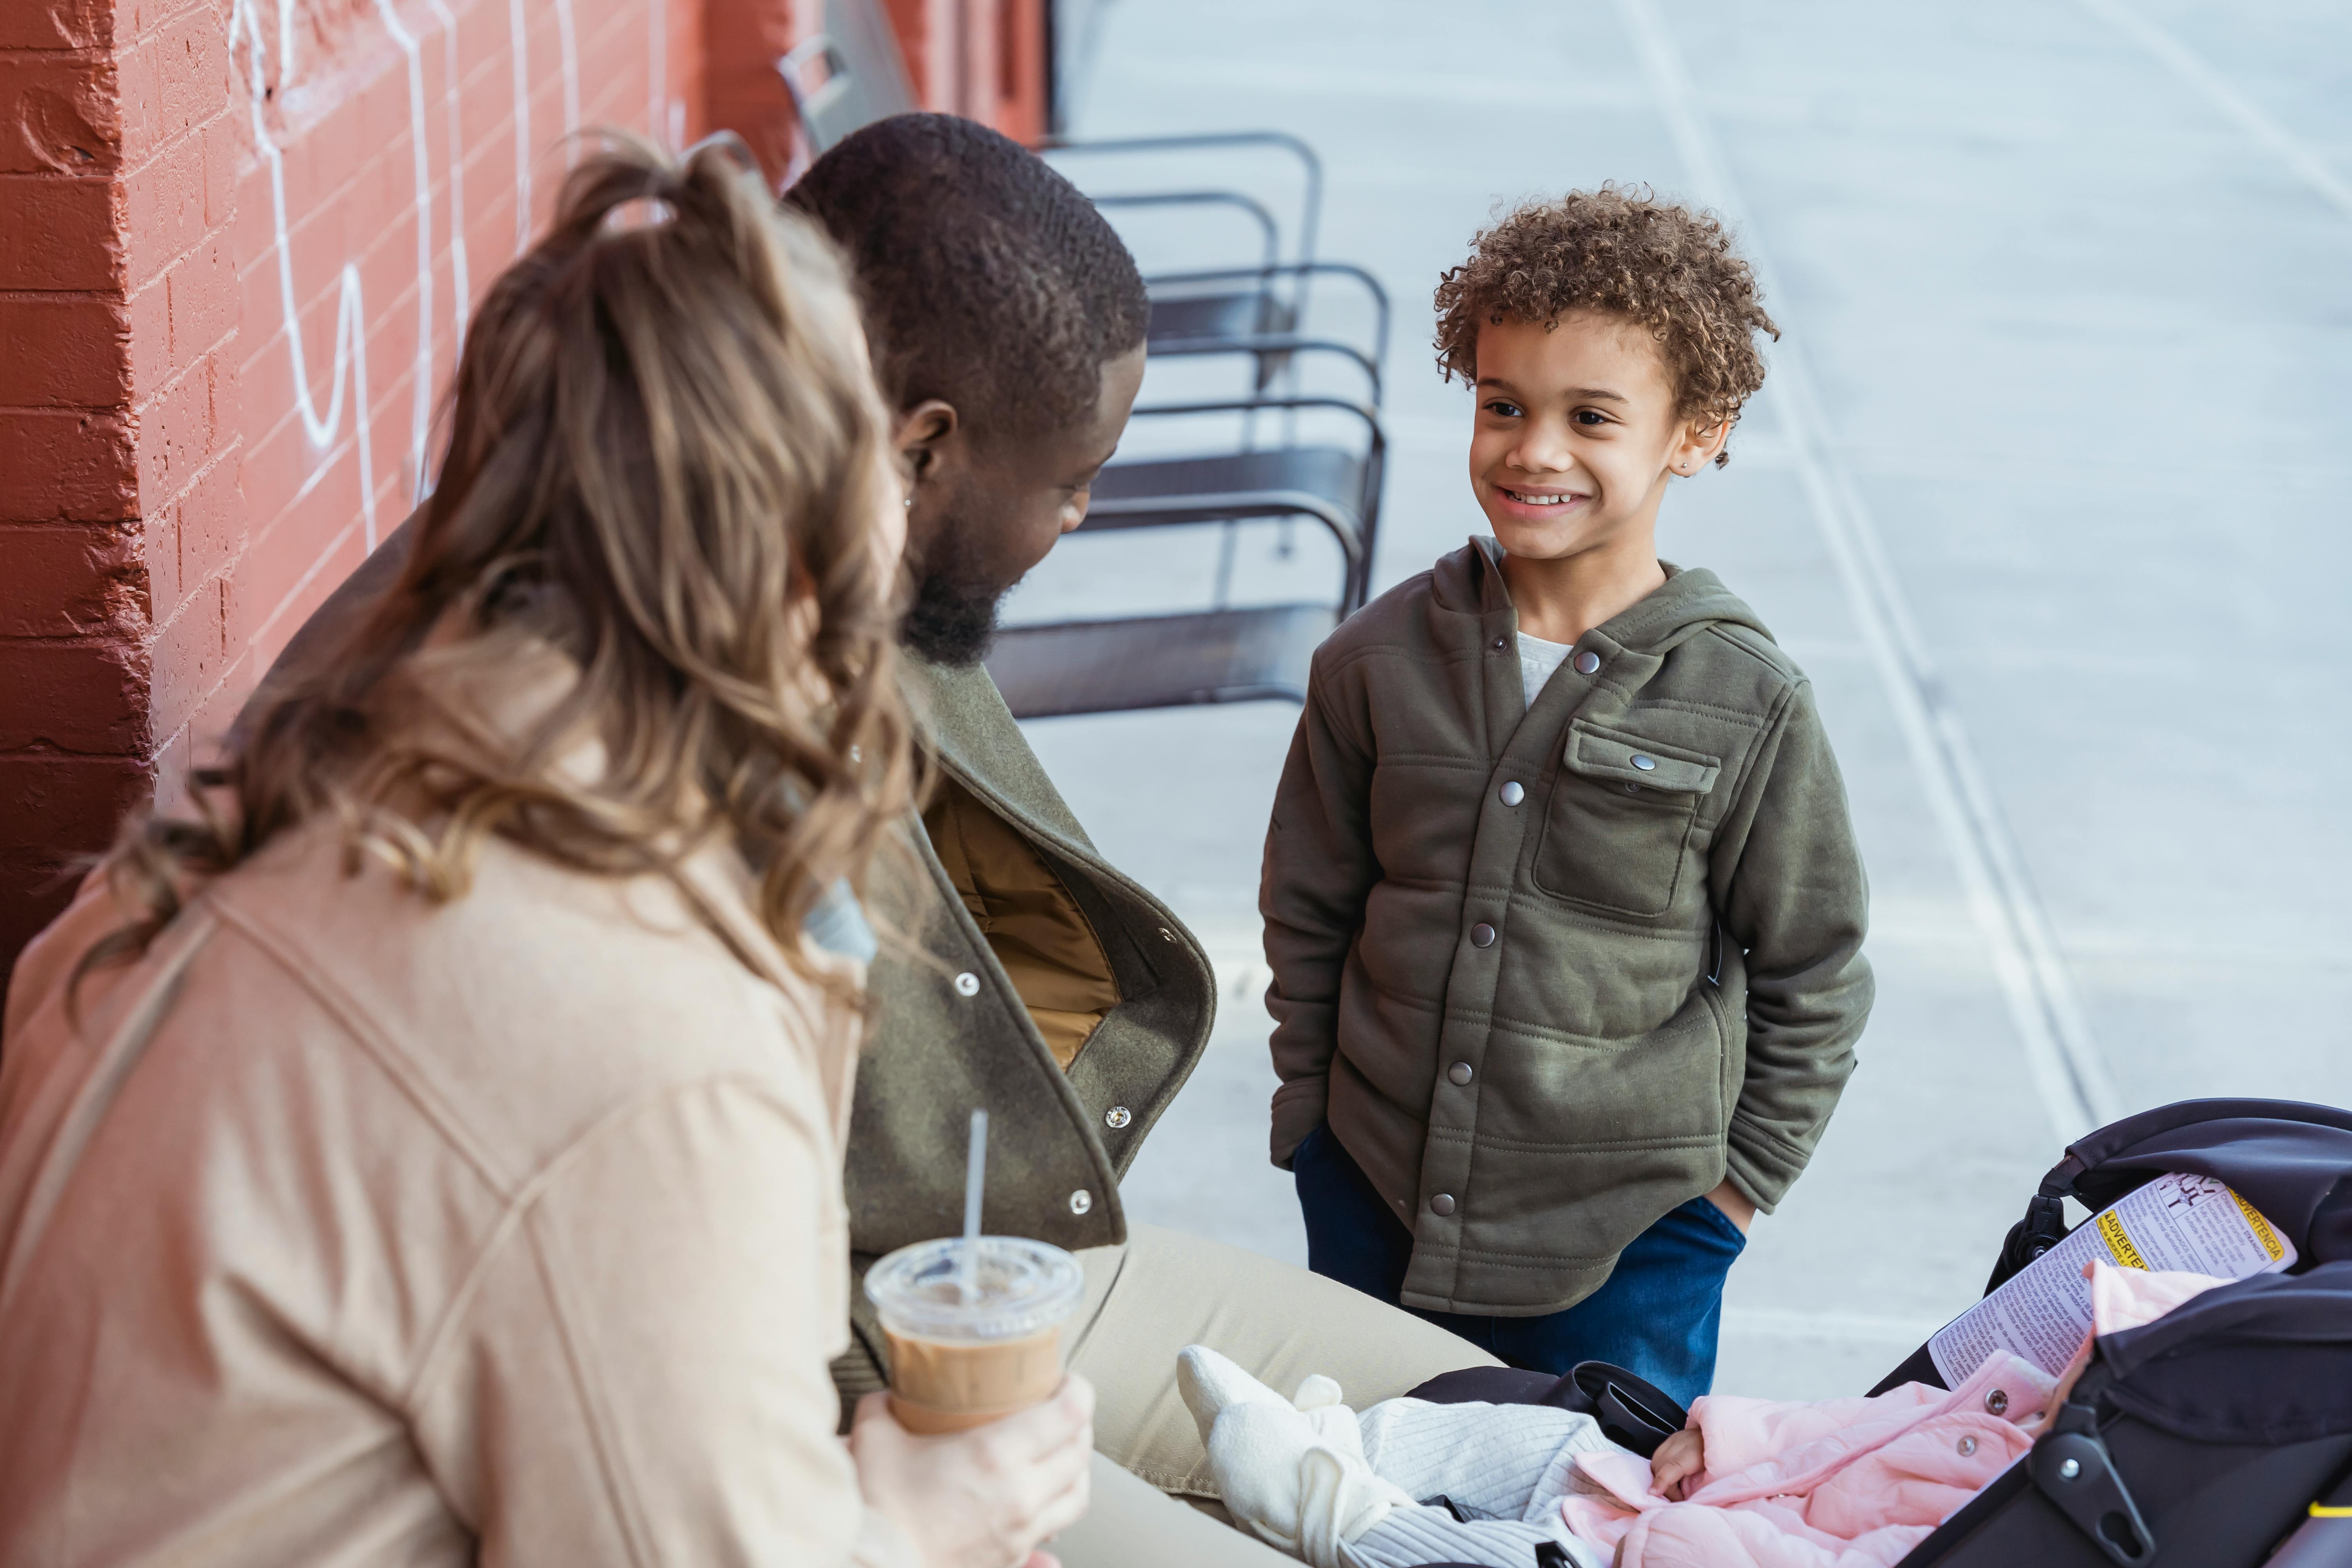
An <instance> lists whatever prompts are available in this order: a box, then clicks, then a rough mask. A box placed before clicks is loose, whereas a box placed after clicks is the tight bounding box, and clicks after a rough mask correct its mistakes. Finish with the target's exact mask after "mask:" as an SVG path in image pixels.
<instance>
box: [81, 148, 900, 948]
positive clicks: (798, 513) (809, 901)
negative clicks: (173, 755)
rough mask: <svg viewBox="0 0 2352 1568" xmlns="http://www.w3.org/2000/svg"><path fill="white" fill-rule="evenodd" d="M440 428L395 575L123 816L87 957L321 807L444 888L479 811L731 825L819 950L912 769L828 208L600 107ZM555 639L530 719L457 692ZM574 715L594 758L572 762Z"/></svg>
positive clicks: (383, 853) (791, 939)
mask: <svg viewBox="0 0 2352 1568" xmlns="http://www.w3.org/2000/svg"><path fill="white" fill-rule="evenodd" d="M633 217H634V218H635V219H636V220H637V221H635V222H629V221H627V220H629V219H631V218H633ZM450 427H451V437H450V443H449V450H448V454H447V457H446V461H445V464H444V467H443V469H442V473H441V479H440V484H439V488H438V489H436V491H435V492H434V495H433V498H432V500H431V501H430V502H429V503H428V504H427V505H426V507H425V510H424V512H423V514H422V516H421V517H420V519H419V520H418V524H417V533H416V539H415V544H414V547H413V548H412V550H411V552H410V554H409V557H408V560H407V562H406V564H405V569H404V572H403V574H402V575H401V577H400V579H399V581H398V583H397V584H396V585H395V586H394V588H393V589H392V590H391V591H390V592H389V593H387V594H386V595H383V597H382V598H381V599H379V600H378V601H377V602H376V603H375V604H374V605H373V606H372V607H371V608H370V609H369V611H368V612H367V613H366V614H364V615H362V616H358V617H356V618H355V620H354V622H353V624H352V626H349V627H348V628H345V629H344V630H343V632H342V634H341V645H340V647H335V648H333V649H332V650H331V651H330V652H329V653H328V655H327V657H324V658H320V659H317V660H315V661H313V663H312V665H311V667H310V668H308V669H304V670H297V671H295V672H293V673H292V674H291V676H290V677H289V679H287V680H286V681H285V683H284V684H283V685H282V686H279V685H277V684H276V683H275V682H273V688H274V689H271V690H269V691H268V692H267V693H266V694H265V695H264V697H263V698H262V699H261V700H259V701H258V702H257V706H256V709H255V710H253V711H251V712H249V713H248V714H247V717H246V720H245V721H244V723H243V725H242V726H241V734H240V736H239V737H237V738H235V739H233V740H232V742H231V746H230V749H229V753H228V755H227V756H226V760H225V765H224V766H222V767H220V768H218V769H215V770H210V771H208V772H206V773H203V774H200V775H199V776H198V778H197V781H196V788H195V789H194V805H195V808H196V817H197V819H196V820H186V819H176V818H166V817H159V816H151V817H146V818H143V819H140V820H134V821H133V822H132V823H131V824H130V825H129V826H127V827H126V828H125V831H124V833H123V836H122V837H121V840H120V841H119V842H118V844H117V846H116V847H115V849H114V851H113V853H112V855H111V857H110V860H109V862H108V871H109V875H110V879H111V880H112V885H113V889H114V891H115V894H116V896H117V898H118V899H119V900H121V901H122V902H123V904H124V905H125V907H126V910H127V911H128V913H129V914H130V917H131V923H130V924H129V925H127V926H126V927H125V928H123V929H122V930H121V931H116V932H115V933H114V934H113V935H112V936H110V938H109V939H107V941H106V942H103V943H101V944H100V948H99V949H97V950H94V951H93V952H91V953H90V954H89V958H88V959H86V960H85V962H84V970H85V972H86V971H87V969H88V968H89V966H90V965H91V964H93V963H104V962H108V961H109V960H111V959H121V958H127V957H129V956H131V955H134V954H136V953H138V952H143V951H144V949H145V947H146V945H147V943H148V942H149V941H150V940H152V937H153V936H154V934H155V933H156V932H157V931H160V930H162V928H163V926H164V925H165V924H166V923H168V922H169V921H171V919H172V918H173V915H174V914H175V913H176V912H177V911H178V910H179V909H180V907H181V905H182V902H183V900H184V898H185V897H187V896H190V894H191V893H192V891H193V889H194V887H195V886H196V885H198V884H200V883H201V882H202V881H203V880H204V879H207V878H209V877H213V876H216V875H218V874H219V873H221V872H223V871H226V870H227V869H229V868H232V867H234V866H236V865H237V864H238V863H239V862H240V861H243V860H245V859H246V858H248V857H250V856H252V855H253V854H254V853H255V852H256V851H257V850H258V849H259V848H260V847H262V846H263V845H265V844H267V843H268V842H269V841H270V840H271V839H272V838H274V837H277V836H278V834H280V833H283V832H285V831H287V830H288V829H289V828H290V827H292V826H295V825H297V824H299V823H302V822H304V821H307V820H308V819H310V818H311V817H314V816H318V815H319V814H320V813H321V812H328V813H332V814H333V815H334V816H337V817H339V818H341V820H342V822H343V823H344V825H345V827H346V830H347V833H348V842H349V844H350V846H351V852H352V857H353V859H352V865H353V868H354V869H356V866H357V858H358V857H359V856H360V855H362V854H366V855H372V856H374V857H378V858H383V859H384V860H386V861H389V862H390V863H391V864H392V865H393V866H394V867H395V868H398V869H399V870H400V871H401V872H402V873H403V874H404V875H405V876H406V877H407V878H408V879H409V880H410V881H411V882H412V883H413V884H414V885H415V887H416V888H417V889H420V890H421V891H423V892H424V893H425V894H426V895H427V896H428V897H431V898H434V899H436V900H447V899H454V898H457V897H459V896H461V895H462V894H463V893H464V892H465V890H466V889H467V886H468V883H469V879H470V876H471V870H472V866H473V862H474V858H475V853H476V851H477V849H478V847H479V846H480V844H481V842H482V840H483V839H484V838H485V837H486V836H488V835H493V834H495V835H497V836H499V837H502V838H505V839H508V840H509V841H511V842H513V843H516V844H518V845H520V846H523V847H526V848H528V849H530V850H532V851H534V852H536V853H538V854H540V855H542V856H544V857H546V858H549V859H551V860H554V861H556V862H558V863H561V864H563V865H566V866H570V867H573V868H578V869H581V870H584V871H588V872H591V873H595V874H604V875H611V876H632V875H641V874H646V873H649V872H650V873H657V874H662V875H667V876H669V877H671V878H672V879H677V875H678V867H679V863H680V862H681V861H682V860H683V859H684V858H686V857H687V856H688V855H689V854H691V853H693V852H694V851H695V850H697V849H698V848H699V847H702V846H704V845H706V844H708V843H709V842H711V841H712V840H714V839H719V838H725V839H731V841H732V843H733V844H734V845H735V847H738V848H740V851H741V852H742V854H743V856H744V858H745V860H746V861H747V863H748V864H749V865H750V866H751V868H752V869H753V871H754V873H755V880H756V889H757V890H756V900H755V902H756V912H757V913H758V915H759V917H760V919H761V922H762V923H763V924H764V925H765V926H766V928H767V929H768V931H770V932H771V933H772V934H773V935H774V936H775V937H776V939H777V941H778V942H779V945H780V946H781V947H782V949H783V951H784V952H785V954H786V955H787V956H788V958H790V959H791V960H792V961H793V963H795V964H796V965H797V966H799V968H800V970H801V972H802V973H804V974H810V975H811V976H812V977H814V978H819V979H820V980H821V981H822V977H821V976H818V975H816V973H815V971H814V969H813V968H812V967H811V966H810V965H809V963H807V961H806V960H805V959H804V958H803V953H802V948H801V942H800V940H799V934H800V931H801V928H802V924H803V921H804V920H805V918H806V916H807V914H808V912H809V910H810V909H811V907H812V905H813V904H814V901H815V900H817V899H818V898H819V897H820V896H821V895H822V894H823V892H824V889H826V888H827V887H828V886H830V885H831V884H832V883H833V881H834V880H835V879H836V878H846V879H849V880H850V882H851V883H852V884H853V885H854V886H857V887H860V888H861V889H862V887H863V885H864V879H865V878H866V874H867V872H868V870H869V868H870V867H871V865H872V863H873V860H874V857H875V854H876V851H877V847H880V846H881V845H883V844H884V843H885V842H886V841H887V839H888V837H889V825H890V823H891V822H892V820H893V819H894V818H895V817H896V816H898V814H900V813H902V812H903V811H904V810H905V809H906V806H907V803H908V799H909V798H910V790H911V788H912V785H913V768H914V763H913V760H912V756H911V749H910V740H909V735H910V730H909V724H908V718H907V715H906V712H905V710H903V708H902V706H901V703H900V700H899V696H898V684H897V679H896V652H895V637H894V632H895V625H896V619H897V613H898V591H897V589H898V566H897V563H896V562H895V561H894V560H886V559H885V558H884V554H883V552H881V551H879V550H878V549H877V543H876V536H875V525H876V522H877V519H878V518H879V517H880V516H882V515H883V513H882V511H881V509H882V508H883V507H885V506H888V507H894V508H895V507H897V506H898V504H899V502H898V495H897V493H896V485H895V480H894V479H893V474H892V468H891V462H892V456H891V452H890V447H889V444H888V438H887V431H888V422H887V416H886V412H885V410H884V408H883V406H882V403H881V398H880V395H879V394H878V393H877V390H876V388H875V385H874V380H873V376H872V374H871V373H870V371H869V369H868V366H867V363H866V351H865V345H864V339H863V336H862V332H861V329H860V325H859V318H858V314H857V309H856V304H855V303H854V300H853V295H852V291H851V286H850V283H849V280H848V279H847V277H846V275H845V270H844V268H843V265H842V263H841V262H840V260H839V259H838V258H837V257H836V255H835V251H834V249H833V247H832V246H831V245H830V243H828V242H827V241H826V239H825V238H824V236H823V235H822V234H821V233H820V232H819V231H818V230H817V229H816V228H815V227H814V226H812V225H810V224H809V223H807V222H806V221H804V220H803V219H800V218H797V217H795V216H791V215H787V214H782V213H780V212H778V211H777V210H776V207H775V204H774V202H773V201H772V198H771V197H770V196H769V195H768V193H767V192H766V190H765V189H764V188H763V187H762V186H761V183H760V181H759V179H758V177H757V176H756V174H752V173H751V172H749V171H748V170H747V169H745V168H744V167H742V166H740V163H739V161H738V160H737V159H736V157H734V156H733V155H732V153H730V149H729V148H728V147H727V146H726V145H725V144H723V143H721V144H717V145H712V144H706V145H705V146H704V147H703V148H701V149H700V150H698V151H697V152H695V153H692V154H690V155H688V157H687V158H686V159H685V160H684V162H683V163H677V162H674V161H673V160H671V159H670V158H668V157H667V156H666V155H665V154H663V153H659V152H657V151H656V150H655V149H654V148H653V147H652V146H651V145H650V144H649V143H646V142H641V141H637V140H635V139H634V138H625V137H614V139H613V141H612V143H611V144H610V146H609V147H608V148H607V149H606V150H604V151H602V152H600V153H596V154H594V155H593V156H591V157H589V158H588V159H587V160H585V161H584V162H583V163H581V164H580V165H579V167H578V168H576V169H575V170H574V171H573V172H572V174H571V176H570V178H569V179H567V180H566V181H565V183H564V185H563V190H562V197H561V198H560V200H559V202H558V204H557V211H556V215H555V219H554V224H553V226H552V228H551V230H550V232H549V233H548V234H547V236H546V237H544V238H543V239H541V241H540V242H539V244H538V245H537V246H535V247H533V248H532V249H531V250H530V253H529V254H527V255H525V256H524V257H523V258H521V259H520V260H519V261H517V262H516V263H515V264H514V265H513V266H512V267H511V268H509V269H508V270H507V271H506V273H505V274H504V275H503V276H501V277H500V278H499V280H498V281H497V282H496V283H495V284H494V285H492V287H491V289H490V290H489V292H488V296H487V297H486V298H485V299H484V300H483V301H482V303H481V306H480V308H479V309H478V311H477V312H476V313H475V315H474V318H473V321H472V324H471V326H470V328H469V329H468V331H467V336H466V344H465V350H464V353H463V355H462V357H461V359H460V362H459V363H458V366H457V380H456V384H455V387H454V409H453V413H452V417H451V426H450ZM550 645H551V646H552V647H554V648H555V649H557V650H560V651H561V653H562V655H564V656H565V658H566V660H567V661H568V663H569V665H570V666H571V667H572V669H573V670H575V671H576V677H577V678H576V679H575V680H572V682H571V683H570V684H569V685H568V688H567V689H563V690H562V695H561V696H560V698H558V699H557V700H555V701H554V703H553V705H552V707H551V708H548V709H547V710H545V711H544V712H542V713H541V714H539V715H538V716H537V717H536V718H534V719H533V720H532V721H530V723H529V724H528V726H527V727H526V728H525V729H524V730H523V731H522V732H521V733H520V735H516V734H511V733H506V732H502V731H499V729H497V728H496V727H495V725H493V724H491V723H488V722H486V721H485V719H484V717H483V715H481V714H479V713H478V712H474V711H470V710H468V708H467V704H465V703H463V702H457V701H452V700H450V698H449V696H448V693H449V692H451V691H462V690H465V689H469V688H470V689H474V690H477V691H480V690H490V691H497V690H499V689H500V685H501V682H502V681H503V682H504V683H505V684H506V685H507V686H511V685H512V684H513V682H514V673H513V672H514V671H516V670H517V669H519V668H526V667H527V666H528V664H529V662H530V656H531V655H532V654H534V653H537V654H539V655H541V663H542V664H543V663H545V662H546V661H545V659H544V657H543V656H544V653H545V650H546V648H547V647H549V646H550ZM589 742H596V743H600V744H601V748H602V756H603V761H602V766H601V768H600V769H598V770H595V771H593V773H584V774H583V773H577V772H574V771H572V769H569V768H567V767H566V765H565V764H566V763H567V760H571V759H576V757H577V756H578V754H579V753H580V752H581V749H582V748H583V745H585V744H587V743H589ZM688 896H689V898H690V899H691V898H692V897H693V895H692V893H691V891H690V889H689V891H688ZM823 983H825V984H835V983H833V982H823Z"/></svg>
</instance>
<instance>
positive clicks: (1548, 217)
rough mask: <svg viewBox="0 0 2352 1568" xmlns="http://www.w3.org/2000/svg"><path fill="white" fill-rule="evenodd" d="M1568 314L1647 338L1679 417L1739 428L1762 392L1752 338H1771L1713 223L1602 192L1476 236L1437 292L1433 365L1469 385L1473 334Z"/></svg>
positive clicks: (1533, 208)
mask: <svg viewBox="0 0 2352 1568" xmlns="http://www.w3.org/2000/svg"><path fill="white" fill-rule="evenodd" d="M1577 310H1594V311H1599V312H1601V313H1602V314H1604V315H1612V316H1620V317H1622V318H1624V319H1625V320H1627V321H1633V322H1634V323H1636V324H1638V325H1639V326H1640V327H1642V328H1643V330H1644V331H1647V332H1648V333H1649V335H1650V338H1651V340H1652V341H1653V342H1655V343H1656V344H1657V345H1658V353H1659V357H1660V358H1661V359H1662V360H1664V363H1665V368H1666V376H1667V380H1668V382H1669V383H1670V384H1672V385H1673V387H1674V392H1675V408H1676V412H1677V413H1679V414H1680V415H1682V416H1684V417H1685V418H1688V417H1691V416H1702V417H1704V418H1706V419H1709V420H1727V421H1728V420H1737V419H1738V417H1739V410H1740V406H1741V405H1743V404H1745V403H1746V402H1747V401H1748V399H1749V398H1750V397H1753V396H1754V395H1756V393H1757V391H1758V389H1759V388H1760V387H1761V386H1762V385H1763V384H1764V356H1763V355H1762V354H1761V353H1759V352H1758V351H1757V348H1756V334H1758V333H1759V332H1762V333H1766V334H1768V335H1769V336H1771V337H1774V338H1778V337H1779V336H1780V329H1779V328H1778V327H1775V326H1774V325H1773V324H1772V318H1771V317H1769V316H1768V315H1766V314H1765V313H1764V300H1763V296H1762V293H1761V291H1760V290H1759V289H1758V288H1757V286H1756V275H1755V273H1754V272H1753V271H1751V270H1750V269H1749V268H1748V263H1747V262H1746V261H1745V260H1744V259H1742V258H1741V257H1740V255H1739V252H1738V250H1737V249H1735V248H1734V247H1733V245H1732V242H1731V236H1730V235H1729V233H1727V231H1726V230H1725V228H1724V226H1723V223H1722V220H1720V219H1719V218H1717V217H1716V216H1713V215H1712V214H1709V213H1704V212H1694V211H1692V210H1691V209H1690V208H1688V207H1686V206H1684V205H1680V204H1679V203H1676V202H1662V201H1660V200H1658V199H1657V197H1656V196H1655V195H1653V194H1652V193H1651V192H1650V191H1648V190H1646V189H1643V188H1639V187H1630V188H1629V187H1624V186H1620V185H1617V184H1604V185H1602V186H1601V188H1600V189H1599V190H1597V191H1570V192H1569V193H1568V195H1565V196H1562V197H1561V198H1560V199H1559V200H1558V201H1556V202H1529V203H1528V204H1527V205H1524V206H1521V207H1520V208H1518V209H1517V211H1515V212H1513V213H1511V214H1509V215H1508V216H1506V217H1504V218H1503V220H1502V221H1501V222H1499V223H1497V224H1496V225H1495V226H1493V227H1492V228H1489V229H1487V230H1486V231H1485V232H1484V233H1482V234H1480V235H1479V236H1478V237H1477V239H1476V240H1475V242H1474V244H1473V248H1472V251H1471V255H1470V259H1469V260H1467V261H1465V262H1464V263H1463V264H1462V265H1461V266H1459V267H1456V268H1452V269H1451V270H1449V271H1448V272H1447V273H1446V274H1445V275H1444V279H1443V280H1442V281H1441V282H1439V284H1438V285H1437V363H1438V365H1439V367H1440V368H1441V369H1442V370H1444V373H1445V375H1446V379H1448V380H1452V379H1453V378H1454V376H1457V375H1458V376H1460V377H1461V378H1462V379H1463V380H1464V381H1465V382H1470V383H1473V384H1475V383H1476V381H1477V379H1478V329H1479V328H1480V327H1482V326H1484V325H1486V323H1488V322H1490V321H1505V320H1510V321H1528V322H1531V323H1535V324H1538V325H1540V326H1542V327H1544V328H1545V329H1547V330H1549V329H1550V328H1551V327H1553V326H1555V325H1557V324H1558V322H1559V319H1560V318H1561V317H1562V316H1565V315H1568V314H1570V312H1573V311H1577ZM1724 460H1725V455H1724V454H1722V453H1718V454H1717V457H1716V461H1717V462H1718V463H1721V462H1723V461H1724Z"/></svg>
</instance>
